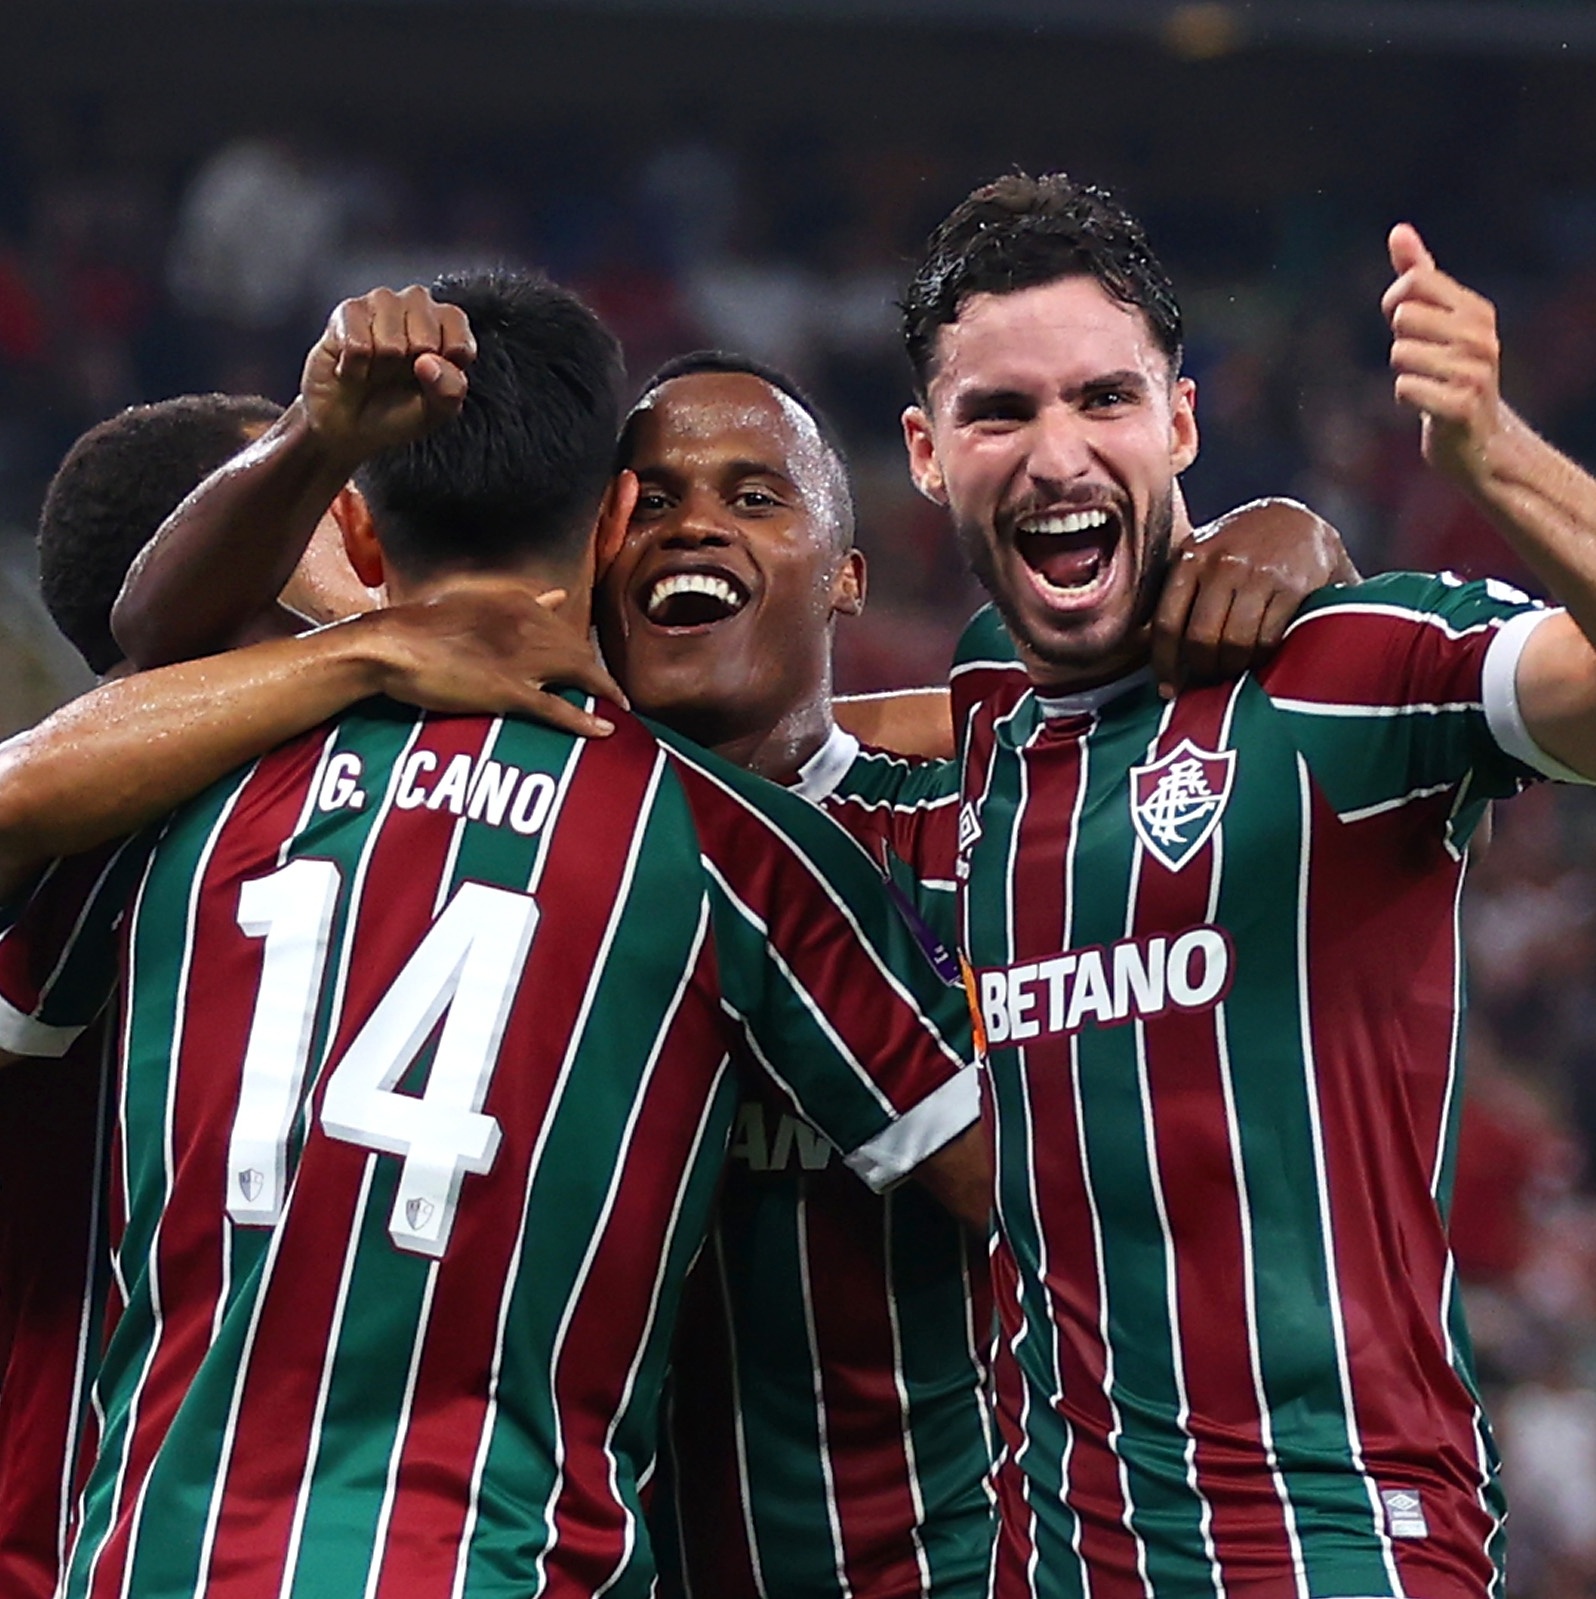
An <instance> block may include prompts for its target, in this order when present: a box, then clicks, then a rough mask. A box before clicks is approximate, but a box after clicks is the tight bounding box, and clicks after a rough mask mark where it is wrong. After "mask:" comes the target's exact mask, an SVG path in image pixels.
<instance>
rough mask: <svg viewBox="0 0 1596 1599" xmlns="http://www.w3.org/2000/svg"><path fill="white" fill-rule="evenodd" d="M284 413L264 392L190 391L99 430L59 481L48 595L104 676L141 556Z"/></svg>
mask: <svg viewBox="0 0 1596 1599" xmlns="http://www.w3.org/2000/svg"><path fill="white" fill-rule="evenodd" d="M281 414H282V407H281V406H278V405H274V404H273V403H272V402H271V401H270V400H266V399H262V398H261V397H260V396H259V395H254V394H251V395H237V394H181V395H179V396H178V397H177V398H176V399H173V400H162V401H160V402H159V403H158V404H155V405H133V406H129V407H128V408H127V410H125V411H120V412H118V413H117V415H115V416H113V417H108V418H107V419H106V420H105V421H104V422H101V423H99V424H97V425H96V426H95V427H92V428H90V429H89V431H88V432H87V433H85V434H84V435H83V437H82V438H80V439H79V440H78V441H77V443H76V444H74V445H73V446H72V448H71V449H70V450H68V451H67V454H66V458H65V459H64V460H63V461H62V462H61V465H60V466H59V467H58V468H57V469H56V473H55V476H54V477H53V478H51V479H50V487H49V489H48V490H47V491H46V493H45V497H44V509H43V510H42V511H41V512H40V513H39V536H38V544H39V588H40V591H41V593H42V594H43V596H44V603H45V605H46V606H47V607H48V608H49V611H50V615H51V616H52V617H54V618H55V625H56V626H57V627H59V628H60V629H61V631H62V632H63V633H64V634H66V636H67V637H68V638H69V639H70V640H71V641H72V643H73V644H75V645H76V646H77V649H78V653H79V654H81V655H82V657H83V659H84V660H85V661H87V662H88V664H89V667H90V669H91V670H92V671H94V672H96V673H103V672H108V671H109V670H110V669H111V668H112V667H113V666H115V665H116V663H117V662H118V661H120V660H121V659H122V651H121V649H120V647H119V646H118V645H117V642H116V640H115V639H113V638H112V637H111V607H112V606H113V605H115V604H116V597H117V595H118V594H120V593H121V591H122V580H123V579H124V578H125V577H126V576H127V569H128V567H129V566H130V565H131V564H132V561H133V557H134V556H135V555H137V554H138V552H139V551H140V550H141V549H143V548H144V546H145V545H146V544H148V543H149V541H150V540H151V539H152V538H153V537H154V536H155V531H156V529H157V528H159V527H160V525H161V523H162V522H164V521H165V520H166V519H167V517H168V516H170V515H171V514H172V512H173V511H174V510H176V509H177V507H178V506H179V505H180V504H181V503H182V502H183V500H185V499H186V498H187V497H188V495H189V493H190V491H191V490H193V489H194V488H196V487H198V485H199V484H200V482H201V481H202V480H203V479H205V478H207V477H209V476H210V474H211V473H212V472H214V471H215V470H216V468H217V467H219V466H220V465H221V464H222V463H223V462H224V461H227V460H230V459H231V458H232V457H233V456H235V455H236V454H237V453H238V452H239V451H240V450H241V449H242V448H243V447H244V445H245V443H246V442H247V439H248V431H247V430H249V429H250V428H252V427H266V426H269V425H270V424H271V423H273V422H275V421H276V420H277V418H278V417H279V416H280V415H281Z"/></svg>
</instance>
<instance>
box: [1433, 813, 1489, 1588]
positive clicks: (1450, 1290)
mask: <svg viewBox="0 0 1596 1599" xmlns="http://www.w3.org/2000/svg"><path fill="white" fill-rule="evenodd" d="M1464 787H1465V788H1466V787H1467V784H1465V785H1464ZM1459 797H1460V798H1461V795H1460V796H1459ZM1447 825H1448V827H1450V825H1451V823H1450V822H1448V824H1447ZM1465 875H1466V874H1465V872H1464V871H1463V870H1461V869H1460V870H1459V872H1458V874H1457V887H1456V889H1455V890H1454V891H1453V894H1452V1040H1451V1045H1450V1048H1449V1050H1448V1054H1447V1073H1446V1094H1445V1097H1444V1099H1443V1100H1442V1103H1441V1117H1440V1122H1439V1125H1438V1126H1437V1128H1436V1138H1435V1158H1434V1161H1433V1162H1432V1165H1431V1168H1430V1197H1431V1198H1432V1199H1434V1200H1435V1201H1436V1207H1437V1212H1439V1208H1440V1198H1439V1196H1440V1190H1441V1172H1442V1168H1443V1167H1444V1165H1445V1163H1446V1145H1447V1136H1446V1135H1447V1126H1448V1123H1449V1122H1450V1121H1451V1119H1452V1102H1453V1100H1454V1098H1455V1097H1456V1094H1457V1091H1458V1088H1459V1086H1460V1084H1461V1080H1462V1074H1463V966H1464V953H1463V883H1464V878H1465ZM1438 1224H1439V1223H1438ZM1456 1291H1457V1262H1456V1260H1455V1259H1454V1258H1453V1255H1452V1248H1451V1244H1450V1243H1448V1244H1447V1248H1446V1267H1445V1271H1444V1274H1443V1277H1442V1280H1441V1303H1440V1304H1439V1306H1437V1312H1438V1314H1439V1317H1440V1328H1441V1337H1442V1339H1443V1341H1444V1343H1445V1345H1446V1359H1447V1364H1448V1365H1449V1366H1452V1367H1453V1368H1454V1369H1455V1368H1456V1367H1457V1366H1458V1365H1459V1359H1458V1351H1457V1346H1456V1345H1455V1344H1454V1343H1453V1341H1452V1305H1453V1296H1454V1295H1455V1293H1456ZM1485 1428H1486V1421H1485V1412H1484V1411H1483V1410H1482V1409H1481V1408H1480V1406H1479V1405H1478V1404H1476V1405H1475V1406H1474V1464H1475V1467H1476V1469H1477V1470H1478V1471H1479V1475H1480V1483H1479V1487H1478V1488H1477V1489H1476V1491H1475V1495H1474V1497H1475V1499H1476V1500H1477V1501H1478V1503H1479V1507H1480V1509H1481V1510H1482V1511H1483V1512H1484V1513H1485V1515H1486V1517H1487V1519H1488V1520H1489V1521H1490V1523H1491V1531H1490V1533H1489V1535H1488V1536H1487V1538H1486V1541H1485V1554H1486V1556H1487V1558H1489V1557H1490V1552H1491V1545H1492V1544H1494V1543H1495V1542H1496V1541H1497V1539H1498V1538H1500V1537H1501V1535H1502V1526H1503V1521H1504V1517H1503V1516H1502V1515H1501V1514H1499V1513H1497V1512H1494V1511H1493V1510H1492V1509H1491V1502H1490V1487H1491V1465H1490V1457H1489V1455H1488V1453H1487V1451H1486V1448H1485ZM1492 1564H1493V1567H1494V1571H1495V1574H1494V1575H1493V1576H1492V1578H1491V1589H1492V1591H1493V1592H1494V1593H1496V1594H1498V1595H1500V1593H1501V1590H1502V1587H1503V1572H1502V1570H1501V1568H1500V1567H1495V1562H1494V1561H1493V1562H1492Z"/></svg>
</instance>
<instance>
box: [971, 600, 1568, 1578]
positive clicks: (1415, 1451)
mask: <svg viewBox="0 0 1596 1599" xmlns="http://www.w3.org/2000/svg"><path fill="white" fill-rule="evenodd" d="M1546 614H1547V613H1545V612H1544V611H1540V610H1537V609H1534V608H1532V607H1531V606H1530V605H1529V603H1528V602H1527V601H1526V600H1525V599H1524V597H1523V596H1522V595H1518V594H1516V593H1515V592H1514V591H1512V590H1508V589H1506V588H1505V586H1503V585H1499V584H1494V583H1492V584H1462V583H1460V582H1458V581H1457V580H1455V579H1434V578H1426V577H1419V576H1414V575H1408V574H1400V575H1395V576H1389V577H1384V578H1379V579H1376V580H1374V581H1371V582H1368V583H1365V584H1363V585H1362V586H1361V587H1359V588H1356V589H1342V590H1329V591H1326V592H1324V593H1323V594H1321V595H1318V596H1315V597H1314V598H1313V599H1311V600H1310V601H1309V602H1308V603H1307V605H1306V606H1305V607H1304V609H1303V611H1302V614H1301V615H1300V616H1299V617H1298V619H1297V621H1296V622H1295V623H1294V624H1293V626H1292V628H1291V630H1290V633H1289V635H1288V637H1287V639H1286V641H1285V643H1284V644H1283V646H1282V647H1281V649H1280V650H1279V652H1278V653H1277V654H1276V655H1275V656H1274V658H1273V659H1272V660H1270V661H1269V662H1268V664H1267V665H1266V666H1265V667H1264V668H1263V669H1262V670H1261V671H1260V672H1258V673H1257V674H1256V675H1248V676H1246V677H1244V678H1242V679H1241V680H1240V681H1239V682H1236V683H1231V684H1225V685H1220V686H1214V687H1206V688H1199V689H1191V690H1187V691H1184V692H1182V693H1181V694H1179V695H1178V696H1177V698H1176V699H1175V700H1174V701H1172V702H1165V701H1164V700H1162V699H1161V698H1160V697H1159V696H1158V694H1157V693H1156V692H1155V690H1154V687H1153V685H1152V684H1151V682H1150V681H1149V679H1148V677H1147V674H1145V673H1141V674H1137V675H1136V676H1133V677H1130V678H1127V679H1123V680H1121V681H1120V682H1118V683H1115V684H1111V685H1109V686H1107V687H1105V688H1101V689H1097V690H1093V691H1091V692H1088V693H1083V694H1077V695H1073V696H1065V697H1062V698H1059V699H1055V700H1048V699H1044V698H1039V697H1038V696H1037V695H1036V694H1034V693H1032V692H1030V691H1029V689H1028V687H1027V684H1026V680H1025V677H1024V674H1023V673H1019V672H1016V671H1014V670H1012V669H1011V668H1010V667H1009V666H1007V665H1005V664H1004V661H1003V657H1004V655H1005V654H1010V653H1011V652H1009V651H1007V650H1006V649H1005V646H1004V642H1003V640H1002V639H1001V637H1000V634H999V630H998V629H997V627H996V625H995V624H994V622H993V621H992V619H991V618H990V617H986V618H984V619H981V620H978V622H977V623H976V624H975V625H974V626H973V627H972V630H971V633H970V634H969V635H968V638H967V647H966V649H965V650H964V657H965V659H964V669H963V670H962V671H961V672H960V673H959V674H958V676H957V677H956V678H955V694H956V699H957V701H958V704H959V707H960V710H959V715H960V721H961V724H962V725H963V726H964V728H965V752H964V795H963V802H962V811H961V823H960V859H959V865H958V872H959V874H960V876H961V882H962V884H963V906H962V913H961V914H962V934H963V937H964V939H965V941H966V943H967V947H968V950H969V954H970V958H971V960H972V962H973V963H974V966H975V968H976V981H977V985H978V992H979V996H980V1008H981V1013H982V1021H983V1024H984V1030H985V1034H986V1046H987V1048H988V1050H989V1071H990V1089H991V1096H992V1105H993V1111H994V1117H993V1119H994V1124H995V1141H996V1156H997V1164H998V1215H999V1231H1000V1243H999V1248H998V1250H997V1252H996V1254H995V1257H994V1259H995V1282H996V1292H997V1298H998V1307H999V1317H1000V1324H1001V1327H1000V1334H999V1345H998V1352H997V1356H996V1367H995V1390H996V1400H997V1408H998V1419H999V1427H1000V1435H1001V1446H1002V1454H1001V1461H1000V1466H999V1474H998V1476H999V1481H998V1493H999V1510H1000V1522H1001V1527H1000V1532H999V1539H998V1553H997V1557H996V1563H995V1571H996V1579H995V1591H996V1593H997V1594H998V1595H999V1596H1001V1599H1017V1596H1020V1595H1032V1594H1034V1595H1045V1596H1048V1599H1053V1596H1073V1595H1085V1594H1088V1593H1090V1594H1091V1595H1092V1596H1094V1599H1145V1596H1151V1595H1158V1596H1160V1599H1162V1596H1166V1595H1171V1596H1187V1595H1189V1596H1192V1599H1196V1596H1199V1595H1202V1596H1211V1595H1215V1594H1219V1595H1223V1594H1227V1593H1229V1594H1237V1595H1244V1596H1247V1599H1252V1596H1257V1599H1277V1596H1278V1599H1310V1596H1312V1599H1318V1596H1328V1595H1340V1594H1346V1595H1412V1596H1414V1599H1464V1596H1470V1599H1478V1596H1481V1595H1484V1594H1486V1593H1487V1592H1488V1591H1491V1590H1493V1589H1494V1588H1495V1587H1496V1586H1497V1584H1498V1583H1499V1581H1500V1571H1499V1567H1500V1560H1501V1554H1502V1504H1501V1498H1500V1494H1499V1491H1498V1485H1497V1465H1496V1455H1495V1450H1494V1447H1493V1445H1492V1442H1491V1438H1490V1434H1489V1430H1488V1428H1487V1426H1486V1422H1485V1418H1484V1416H1483V1415H1482V1413H1481V1411H1480V1406H1479V1399H1478V1395H1477V1391H1476V1386H1475V1382H1474V1378H1473V1375H1472V1372H1471V1369H1470V1356H1469V1347H1468V1342H1467V1335H1466V1332H1465V1329H1464V1326H1463V1320H1462V1313H1461V1308H1460V1305H1459V1302H1458V1296H1457V1293H1456V1283H1455V1279H1454V1273H1453V1267H1452V1262H1451V1257H1450V1254H1449V1251H1448V1246H1447V1238H1446V1228H1445V1213H1446V1208H1447V1202H1448V1193H1449V1189H1450V1183H1451V1163H1452V1159H1453V1151H1454V1148H1455V1140H1456V1127H1457V1115H1458V1107H1459V1101H1460V1092H1459V1080H1458V1074H1459V1066H1460V1028H1461V1022H1462V1008H1463V962H1462V952H1461V949H1460V946H1459V935H1458V917H1457V904H1458V895H1459V891H1460V887H1461V881H1462V874H1463V855H1464V846H1465V844H1466V842H1467V839H1468V837H1469V834H1470V831H1471V829H1472V828H1473V827H1474V826H1475V824H1476V822H1477V820H1478V817H1479V815H1480V814H1481V811H1482V809H1483V807H1484V805H1485V804H1486V802H1487V801H1489V800H1490V799H1492V798H1493V797H1496V796H1503V795H1508V794H1511V793H1513V792H1514V791H1515V790H1516V789H1517V788H1519V787H1520V786H1521V785H1522V784H1523V783H1524V782H1525V781H1527V780H1528V779H1529V778H1531V777H1532V776H1533V775H1534V772H1533V771H1532V769H1531V768H1532V766H1535V767H1539V768H1540V770H1542V771H1552V770H1554V767H1553V763H1550V762H1549V761H1547V760H1546V759H1545V758H1544V757H1541V756H1540V755H1539V753H1538V752H1537V751H1536V749H1535V746H1534V745H1533V742H1532V741H1531V740H1530V739H1529V737H1528V735H1527V733H1526V731H1525V729H1524V726H1523V723H1522V719H1521V718H1520V717H1519V714H1518V711H1517V704H1516V697H1515V691H1514V686H1513V684H1514V671H1515V668H1516V663H1517V660H1518V656H1519V653H1520V651H1521V649H1522V646H1523V642H1524V640H1525V638H1526V637H1527V636H1528V634H1529V632H1530V631H1532V630H1533V629H1534V627H1535V626H1537V625H1538V623H1539V621H1540V620H1542V619H1543V618H1544V616H1545V615H1546Z"/></svg>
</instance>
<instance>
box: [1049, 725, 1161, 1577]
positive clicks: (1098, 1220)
mask: <svg viewBox="0 0 1596 1599" xmlns="http://www.w3.org/2000/svg"><path fill="white" fill-rule="evenodd" d="M1096 727H1097V722H1096V719H1095V718H1094V719H1093V722H1092V727H1091V729H1089V730H1088V732H1087V733H1086V734H1085V735H1084V736H1083V737H1082V739H1081V787H1080V793H1079V795H1078V797H1077V799H1076V804H1075V813H1074V815H1073V816H1071V818H1070V862H1071V865H1070V878H1069V922H1068V925H1067V926H1066V929H1065V933H1066V936H1065V940H1064V948H1065V949H1069V948H1070V947H1071V946H1072V945H1073V943H1074V941H1075V926H1074V922H1075V906H1074V899H1075V881H1074V851H1075V844H1076V841H1077V840H1078V839H1079V837H1080V827H1081V813H1082V807H1083V806H1084V804H1085V801H1086V785H1087V778H1088V775H1089V773H1090V764H1089V755H1090V744H1091V734H1092V732H1094V731H1095V730H1096ZM1080 1043H1081V1039H1080V1033H1079V1032H1075V1033H1071V1034H1070V1040H1069V1050H1070V1091H1071V1093H1072V1094H1073V1096H1074V1101H1075V1139H1076V1146H1077V1150H1078V1153H1079V1155H1080V1162H1081V1180H1082V1184H1083V1186H1084V1188H1085V1190H1086V1209H1087V1213H1088V1214H1089V1215H1090V1216H1091V1219H1092V1257H1093V1261H1094V1264H1095V1266H1096V1272H1097V1334H1098V1338H1099V1339H1100V1341H1101V1342H1102V1345H1103V1399H1104V1402H1105V1403H1106V1404H1107V1405H1108V1412H1109V1416H1110V1418H1111V1419H1110V1422H1109V1429H1108V1437H1107V1439H1106V1442H1107V1445H1108V1451H1109V1453H1110V1454H1111V1455H1112V1456H1113V1457H1114V1461H1115V1464H1116V1466H1117V1468H1118V1474H1119V1492H1120V1500H1121V1502H1122V1504H1123V1505H1124V1510H1123V1511H1122V1512H1121V1515H1120V1524H1121V1525H1122V1526H1123V1527H1124V1529H1125V1531H1126V1533H1127V1534H1128V1535H1129V1536H1130V1539H1131V1542H1132V1544H1133V1545H1134V1546H1135V1549H1136V1572H1137V1575H1138V1576H1139V1577H1140V1578H1141V1579H1142V1591H1143V1592H1144V1593H1145V1594H1146V1595H1147V1599H1153V1584H1152V1579H1151V1578H1150V1577H1149V1576H1148V1573H1147V1547H1146V1545H1145V1544H1144V1543H1143V1542H1142V1539H1141V1534H1140V1533H1138V1532H1137V1531H1136V1527H1135V1524H1134V1522H1133V1520H1132V1512H1133V1510H1134V1505H1133V1503H1132V1500H1131V1489H1130V1470H1129V1467H1128V1466H1127V1464H1126V1461H1125V1457H1124V1455H1122V1454H1121V1453H1120V1448H1119V1440H1120V1437H1121V1435H1122V1434H1123V1433H1124V1431H1125V1422H1124V1418H1123V1417H1122V1416H1121V1415H1120V1410H1119V1401H1118V1400H1117V1399H1115V1397H1114V1372H1115V1361H1114V1341H1113V1338H1112V1337H1111V1336H1110V1333H1109V1321H1110V1317H1109V1311H1108V1264H1107V1261H1106V1259H1105V1255H1104V1243H1103V1217H1102V1213H1101V1212H1100V1211H1099V1210H1098V1208H1097V1193H1096V1190H1095V1187H1094V1185H1093V1182H1092V1158H1091V1154H1090V1152H1089V1151H1088V1149H1087V1146H1086V1102H1085V1099H1084V1096H1083V1094H1082V1091H1081V1049H1080ZM1031 1170H1032V1173H1033V1174H1034V1173H1035V1171H1036V1159H1035V1156H1034V1155H1033V1156H1032V1158H1031ZM1032 1180H1033V1182H1034V1180H1035V1179H1034V1175H1033V1179H1032ZM1062 1380H1063V1379H1062V1376H1060V1391H1061V1392H1062Z"/></svg>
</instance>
